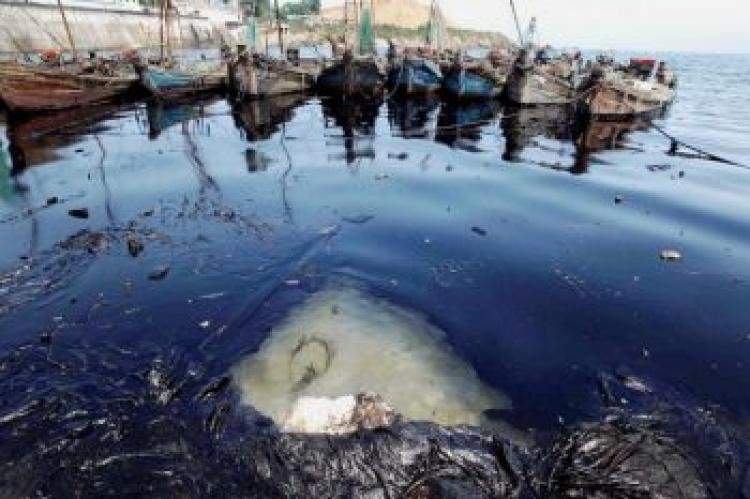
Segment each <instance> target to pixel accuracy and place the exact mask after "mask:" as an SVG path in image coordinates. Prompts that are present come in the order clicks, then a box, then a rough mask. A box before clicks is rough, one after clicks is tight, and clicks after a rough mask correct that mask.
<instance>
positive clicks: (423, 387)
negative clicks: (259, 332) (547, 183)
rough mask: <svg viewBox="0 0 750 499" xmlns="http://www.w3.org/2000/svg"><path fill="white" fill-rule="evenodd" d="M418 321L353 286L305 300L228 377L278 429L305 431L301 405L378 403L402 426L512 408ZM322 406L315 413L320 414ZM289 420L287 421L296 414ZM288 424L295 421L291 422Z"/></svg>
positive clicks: (477, 419) (469, 419) (471, 418)
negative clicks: (349, 400) (362, 398)
mask: <svg viewBox="0 0 750 499" xmlns="http://www.w3.org/2000/svg"><path fill="white" fill-rule="evenodd" d="M444 338H445V333H444V332H443V331H441V330H440V329H438V328H437V327H435V326H434V325H431V324H430V323H429V322H427V320H426V319H425V318H424V317H423V316H421V315H420V314H418V313H415V312H412V311H409V310H406V309H404V308H401V307H399V306H396V305H394V304H392V303H389V302H388V301H386V300H382V299H377V298H375V297H372V296H369V295H367V294H366V293H365V292H363V291H359V290H357V289H356V288H354V287H351V286H332V287H329V288H327V289H324V290H322V291H320V292H318V293H316V294H315V295H313V296H311V297H310V298H309V299H308V300H307V301H306V302H305V303H303V304H302V305H300V306H299V308H298V309H296V310H293V311H292V312H291V313H290V315H289V316H288V317H287V318H286V319H285V320H284V321H283V322H282V323H281V324H280V325H279V326H278V327H276V328H274V329H273V330H272V331H271V333H270V335H269V337H268V338H267V339H266V341H265V342H264V343H263V344H262V345H261V347H260V348H259V350H258V351H257V352H256V353H253V354H251V355H250V356H248V357H247V358H246V359H244V360H243V361H241V362H240V363H239V364H238V365H237V366H235V368H234V370H233V380H234V383H235V385H236V386H237V387H238V388H239V391H240V393H241V397H242V401H243V403H245V404H248V405H251V406H253V407H254V408H255V409H257V410H259V411H260V412H262V413H264V414H265V415H267V416H269V417H270V418H271V419H273V420H274V421H275V422H276V423H277V424H278V425H279V426H280V427H281V428H282V429H284V428H287V429H290V430H292V431H294V429H297V428H304V427H305V426H304V424H300V423H299V412H298V411H299V401H300V400H302V401H306V402H305V403H306V404H307V405H308V406H310V407H315V406H316V404H314V403H310V398H315V399H319V400H323V399H326V398H328V399H334V400H335V399H336V398H338V397H344V396H351V395H353V394H362V393H372V394H378V395H380V396H381V397H382V399H383V400H384V401H385V402H386V403H387V404H388V405H389V406H390V407H392V408H393V410H394V411H395V412H396V413H398V414H400V415H402V416H404V417H405V418H407V419H409V420H414V421H432V422H436V423H439V424H444V425H459V424H468V425H480V424H482V422H483V413H484V412H485V411H487V410H490V409H494V410H502V409H508V408H509V407H510V402H509V400H508V399H507V398H506V397H505V396H504V395H502V394H501V393H499V392H497V391H496V390H494V389H492V388H491V387H489V386H487V385H486V384H484V383H483V382H482V381H481V380H480V379H479V377H478V376H477V373H476V372H475V371H474V369H473V368H472V367H471V366H470V365H469V364H467V363H466V362H464V361H463V360H461V359H460V358H459V357H458V356H457V355H456V354H455V353H454V352H453V351H452V350H451V348H450V346H449V345H448V344H447V343H446V342H445V341H444ZM317 405H319V404H317ZM293 413H294V414H293ZM290 418H293V419H295V420H296V421H297V422H293V421H291V420H290Z"/></svg>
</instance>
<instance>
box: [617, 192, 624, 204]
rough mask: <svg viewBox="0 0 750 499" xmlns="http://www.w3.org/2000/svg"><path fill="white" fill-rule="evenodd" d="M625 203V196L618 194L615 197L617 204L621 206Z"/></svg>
mask: <svg viewBox="0 0 750 499" xmlns="http://www.w3.org/2000/svg"><path fill="white" fill-rule="evenodd" d="M624 201H625V196H623V195H622V194H618V195H616V196H615V204H621V203H623V202H624Z"/></svg>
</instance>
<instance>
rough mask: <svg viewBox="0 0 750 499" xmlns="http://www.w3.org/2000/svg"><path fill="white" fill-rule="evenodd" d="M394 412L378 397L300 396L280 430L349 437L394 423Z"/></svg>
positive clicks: (367, 395)
mask: <svg viewBox="0 0 750 499" xmlns="http://www.w3.org/2000/svg"><path fill="white" fill-rule="evenodd" d="M395 418H396V416H395V414H394V412H393V409H392V408H391V407H390V406H389V405H388V404H386V403H385V402H384V401H383V399H382V398H381V397H380V396H379V395H376V394H370V393H362V394H358V395H345V396H343V397H337V398H328V397H301V398H299V399H297V401H296V402H295V403H294V406H292V409H291V413H290V414H289V416H288V417H287V418H286V421H284V424H283V425H282V427H281V429H282V431H285V432H287V433H325V434H328V435H346V434H348V433H354V432H355V431H357V430H372V429H375V428H381V427H385V426H389V425H391V424H393V421H394V420H395Z"/></svg>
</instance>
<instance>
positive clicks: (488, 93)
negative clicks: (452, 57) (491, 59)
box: [443, 62, 505, 101]
mask: <svg viewBox="0 0 750 499" xmlns="http://www.w3.org/2000/svg"><path fill="white" fill-rule="evenodd" d="M504 85H505V77H504V75H502V74H500V73H496V72H492V71H490V70H489V69H487V68H483V67H482V66H468V65H466V64H465V63H463V62H458V63H456V64H454V65H453V67H451V69H450V70H448V72H447V73H446V74H445V78H444V79H443V93H444V94H445V96H446V97H447V98H449V99H453V100H458V101H469V100H482V99H495V98H497V97H499V96H500V95H501V94H502V91H503V87H504Z"/></svg>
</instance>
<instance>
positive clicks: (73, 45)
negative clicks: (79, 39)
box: [57, 0, 78, 61]
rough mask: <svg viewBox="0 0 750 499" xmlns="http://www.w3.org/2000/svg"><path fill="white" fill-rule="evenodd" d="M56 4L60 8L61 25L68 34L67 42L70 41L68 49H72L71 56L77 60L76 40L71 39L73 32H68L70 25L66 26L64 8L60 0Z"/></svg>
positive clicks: (66, 19) (66, 20)
mask: <svg viewBox="0 0 750 499" xmlns="http://www.w3.org/2000/svg"><path fill="white" fill-rule="evenodd" d="M57 6H58V7H59V8H60V16H61V17H62V22H63V26H65V32H66V33H67V34H68V42H69V43H70V50H72V51H73V58H75V60H76V61H77V60H78V51H77V50H76V42H75V40H73V34H72V33H71V32H70V26H68V18H67V17H65V9H63V4H62V0H57ZM61 59H62V58H61Z"/></svg>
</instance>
